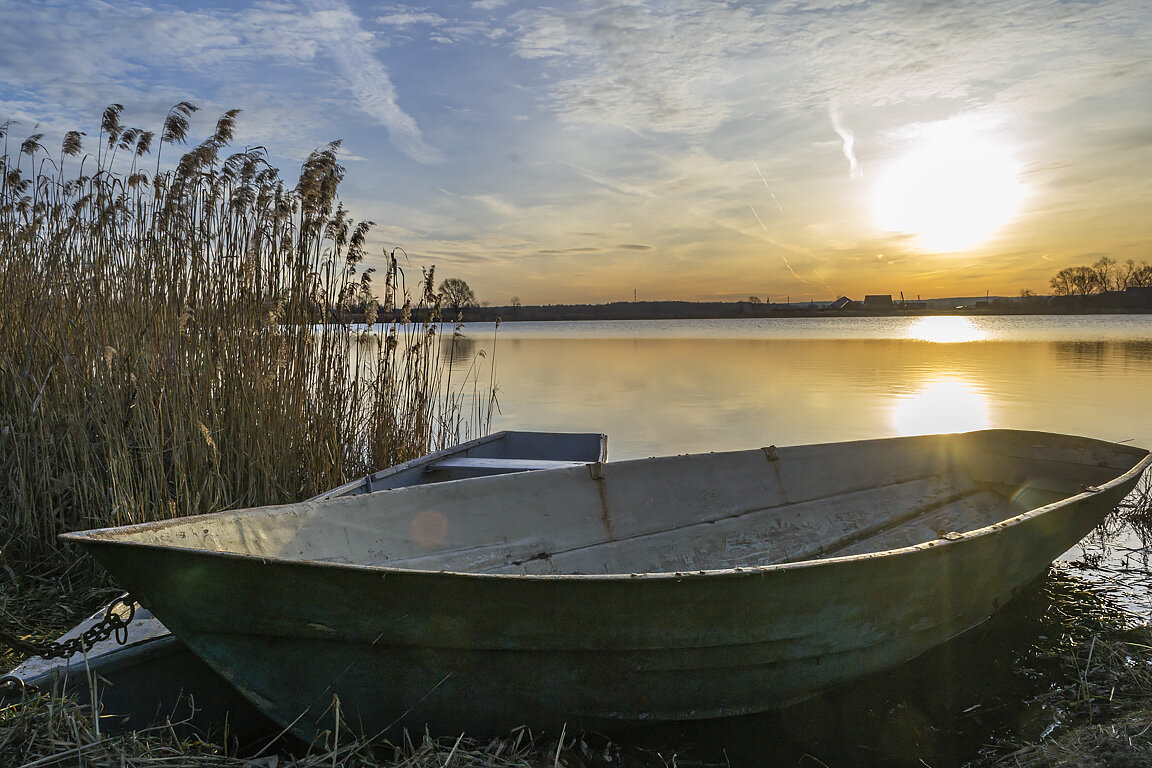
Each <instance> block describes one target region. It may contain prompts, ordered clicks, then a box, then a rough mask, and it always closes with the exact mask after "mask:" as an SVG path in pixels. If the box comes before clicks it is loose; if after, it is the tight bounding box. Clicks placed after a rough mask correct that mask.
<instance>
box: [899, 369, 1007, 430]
mask: <svg viewBox="0 0 1152 768" xmlns="http://www.w3.org/2000/svg"><path fill="white" fill-rule="evenodd" d="M988 425H989V419H988V400H987V398H986V397H985V396H984V394H983V393H982V392H981V391H980V390H979V388H977V387H976V386H975V385H974V384H972V383H971V382H968V381H964V380H962V379H959V378H957V377H954V376H944V377H941V378H938V379H934V380H932V381H930V382H928V383H926V384H925V385H924V386H922V387H920V388H919V389H917V390H916V391H914V392H911V393H908V394H906V395H901V396H899V398H898V399H897V402H896V405H895V406H894V408H893V412H892V427H893V429H894V430H895V431H896V433H897V434H899V435H928V434H934V433H937V432H967V431H969V430H973V429H985V428H987V427H988Z"/></svg>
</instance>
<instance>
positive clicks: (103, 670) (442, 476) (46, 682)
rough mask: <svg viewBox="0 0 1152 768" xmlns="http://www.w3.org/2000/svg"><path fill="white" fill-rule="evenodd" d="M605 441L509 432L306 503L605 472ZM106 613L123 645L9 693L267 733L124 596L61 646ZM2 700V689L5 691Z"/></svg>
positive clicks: (132, 720)
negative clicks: (63, 697)
mask: <svg viewBox="0 0 1152 768" xmlns="http://www.w3.org/2000/svg"><path fill="white" fill-rule="evenodd" d="M607 451H608V447H607V436H606V435H603V434H597V433H564V432H525V431H503V432H496V433H493V434H490V435H485V436H483V437H480V438H477V439H474V440H469V441H467V442H463V443H460V444H458V445H454V446H452V447H450V448H447V449H444V450H442V451H438V452H435V453H432V454H429V455H426V456H422V457H420V458H417V459H414V460H412V461H408V462H405V463H403V464H399V465H396V466H393V467H389V468H387V469H383V470H381V471H379V472H375V473H372V474H370V475H367V476H365V477H361V478H358V479H356V480H353V481H351V482H348V483H346V484H344V485H341V486H339V487H337V488H333V489H332V490H329V491H327V492H325V493H322V494H320V495H319V496H316V497H314V498H312V499H309V502H319V501H322V500H325V499H336V498H348V497H353V496H357V495H361V494H370V493H375V492H377V491H384V490H390V489H393V488H400V487H406V486H414V485H427V484H431V483H438V482H446V481H453V480H462V479H468V478H475V477H484V476H491V475H496V474H505V473H509V472H522V471H536V470H540V469H554V468H557V467H566V466H576V465H581V466H582V465H584V464H586V463H589V462H603V461H605V460H606V459H607V456H608V453H607ZM109 612H111V613H113V614H115V615H116V616H119V617H120V618H121V619H122V620H125V621H127V622H128V626H127V627H126V629H125V630H124V631H123V632H122V633H121V637H120V638H119V639H120V640H126V642H119V641H118V639H117V638H116V637H115V636H114V635H113V636H109V637H107V638H105V639H103V640H101V641H99V642H97V643H95V645H93V646H92V647H91V648H90V649H89V650H88V652H87V653H85V654H77V655H75V656H72V657H69V658H55V659H44V658H41V657H39V656H32V657H30V658H28V659H27V660H26V661H24V662H23V663H22V664H20V665H19V666H18V667H16V668H15V669H13V670H12V671H11V672H9V673H8V674H7V675H5V676H4V677H3V680H4V681H5V682H6V683H7V685H6V686H5V688H6V689H7V690H8V691H10V692H12V691H14V692H20V691H25V690H28V689H33V690H46V691H52V690H55V691H62V692H69V693H71V694H73V695H74V696H76V697H77V698H79V700H80V701H83V702H87V701H90V700H92V697H93V690H94V686H93V684H92V683H93V681H94V680H97V679H99V680H101V681H102V683H103V684H101V685H99V686H97V688H98V699H99V705H100V706H99V709H100V711H101V713H102V715H103V716H104V719H105V723H106V725H105V729H106V730H107V729H109V728H110V727H113V726H118V727H121V728H126V729H129V728H142V727H146V726H149V725H152V724H153V723H155V722H165V721H173V722H175V721H183V720H187V719H189V718H191V719H193V720H194V721H195V722H194V724H195V725H196V726H204V727H212V726H214V725H219V724H222V723H224V722H225V714H226V713H231V715H232V717H231V718H230V721H231V726H230V727H231V731H232V733H233V734H235V733H236V731H237V723H253V724H255V725H256V728H255V729H254V730H260V731H262V730H263V723H262V722H259V721H258V715H257V714H256V713H255V712H254V711H253V710H252V707H251V705H250V704H249V703H248V702H247V700H246V699H244V698H243V697H242V696H240V695H239V694H238V693H237V692H236V690H235V689H234V688H233V687H232V686H231V685H230V684H228V683H227V682H225V681H224V680H223V679H222V678H221V677H220V676H219V675H217V673H216V672H215V671H213V670H212V668H211V667H209V666H208V665H207V664H205V663H204V662H203V661H202V660H201V659H200V658H199V657H197V656H196V655H195V654H193V653H192V652H191V651H189V650H188V648H187V646H185V645H184V643H182V642H181V641H180V640H178V639H177V638H176V637H175V636H174V635H173V634H172V633H171V632H169V631H168V629H167V627H166V626H165V625H164V624H163V623H161V621H160V619H158V618H157V617H156V616H155V615H154V614H153V613H152V612H151V611H149V610H148V609H147V608H146V607H144V606H141V605H140V604H139V603H138V602H136V601H134V600H132V599H131V598H129V597H128V596H127V595H125V596H124V597H122V598H120V599H119V600H117V601H114V603H113V604H112V605H110V606H108V607H106V608H103V609H101V610H99V611H97V612H96V613H94V614H92V615H91V616H89V617H88V618H87V619H85V620H84V621H81V622H80V623H79V624H77V625H76V626H75V627H73V628H72V629H70V630H69V631H68V632H65V633H64V634H63V635H62V636H61V637H60V638H59V639H58V641H57V642H61V643H63V642H65V641H68V640H72V639H73V638H77V637H80V636H81V635H82V634H84V633H85V632H90V631H91V630H92V629H93V628H94V627H96V626H97V625H98V624H99V623H100V622H101V621H103V620H104V619H105V618H106V617H107V616H108V615H109ZM0 690H4V688H0Z"/></svg>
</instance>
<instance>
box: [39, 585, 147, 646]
mask: <svg viewBox="0 0 1152 768" xmlns="http://www.w3.org/2000/svg"><path fill="white" fill-rule="evenodd" d="M120 605H123V606H124V607H126V608H127V609H128V615H127V617H124V616H121V615H120V613H118V612H117V610H116V608H117V606H120ZM135 615H136V603H135V602H133V601H132V599H131V598H129V597H128V595H121V596H120V597H118V598H116V599H115V600H113V601H112V602H111V603H109V604H108V608H107V609H106V610H105V612H104V618H102V619H100V620H99V621H97V622H96V623H95V624H93V625H92V626H91V627H89V628H88V629H86V630H84V631H83V632H81V633H80V634H79V635H77V636H76V637H73V638H69V639H68V640H64V641H58V640H46V641H44V642H41V643H35V642H27V641H22V642H21V643H20V648H19V650H21V651H24V652H26V653H28V655H30V656H39V657H40V658H42V659H67V658H71V657H72V656H74V655H76V654H77V653H87V652H88V651H90V650H91V649H92V646H94V645H96V643H99V642H101V641H103V640H107V639H108V638H109V637H112V636H113V635H115V637H116V642H117V643H119V644H120V645H124V644H125V643H127V642H128V626H129V625H130V624H131V623H132V618H133V617H134V616H135Z"/></svg>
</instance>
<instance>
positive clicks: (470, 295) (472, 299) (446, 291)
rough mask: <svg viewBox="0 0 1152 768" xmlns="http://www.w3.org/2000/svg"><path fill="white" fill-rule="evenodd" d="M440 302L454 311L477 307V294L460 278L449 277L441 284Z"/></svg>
mask: <svg viewBox="0 0 1152 768" xmlns="http://www.w3.org/2000/svg"><path fill="white" fill-rule="evenodd" d="M439 292H440V300H441V301H443V302H444V303H445V304H446V305H448V306H449V307H452V309H455V310H460V309H462V308H464V307H475V306H477V302H476V294H475V293H474V292H473V291H472V289H471V288H469V287H468V283H466V282H464V281H463V280H461V279H460V278H458V277H447V278H445V279H444V281H443V282H442V283H440V289H439Z"/></svg>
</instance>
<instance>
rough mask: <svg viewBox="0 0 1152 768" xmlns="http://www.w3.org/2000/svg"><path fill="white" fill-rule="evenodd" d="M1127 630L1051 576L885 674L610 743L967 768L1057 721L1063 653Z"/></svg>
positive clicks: (1064, 571) (1068, 571)
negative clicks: (754, 710)
mask: <svg viewBox="0 0 1152 768" xmlns="http://www.w3.org/2000/svg"><path fill="white" fill-rule="evenodd" d="M1078 565H1079V566H1080V567H1083V565H1084V564H1078ZM1130 623H1131V614H1130V613H1128V612H1127V611H1125V610H1124V608H1123V607H1122V606H1121V604H1120V602H1118V601H1117V599H1116V597H1115V596H1114V595H1112V594H1110V593H1109V590H1108V589H1107V588H1104V587H1101V586H1100V585H1098V584H1095V583H1092V582H1091V581H1089V580H1086V579H1084V578H1083V577H1082V576H1081V575H1080V574H1079V573H1077V564H1074V565H1073V566H1062V567H1055V568H1053V569H1052V570H1051V571H1050V572H1049V573H1048V574H1047V575H1046V576H1044V577H1042V578H1040V579H1037V580H1035V581H1033V582H1032V583H1030V584H1029V585H1028V586H1027V587H1026V588H1025V589H1023V590H1022V591H1021V593H1020V594H1019V595H1018V596H1017V598H1016V599H1014V600H1013V601H1012V602H1010V603H1009V604H1008V605H1006V606H1005V607H1004V609H1003V610H1001V611H1000V612H998V613H997V614H996V615H994V616H993V617H992V618H991V619H989V620H988V621H986V622H984V623H983V624H981V625H979V626H977V627H975V628H974V629H972V630H970V631H968V632H966V633H965V634H963V635H961V636H959V637H957V638H955V639H953V640H952V641H950V642H948V643H945V644H944V645H941V646H938V647H937V648H934V649H932V650H930V651H928V652H927V653H925V654H923V655H922V656H920V657H918V658H916V659H913V660H911V661H909V662H906V663H904V664H901V665H899V666H897V667H894V668H892V669H889V670H887V671H885V672H882V673H879V674H876V675H872V676H869V677H867V678H863V679H860V680H858V681H855V682H853V683H850V684H847V685H843V686H839V687H837V688H835V689H833V690H830V691H826V692H824V693H822V694H820V695H818V696H815V697H813V698H811V699H808V700H806V701H804V702H801V703H799V704H796V705H793V706H791V707H788V708H786V709H782V710H777V711H773V712H768V713H763V714H757V715H748V716H744V717H737V718H728V719H724V720H714V721H707V722H693V723H680V724H673V725H665V726H653V727H649V728H645V729H637V730H631V731H622V732H618V733H613V734H612V735H611V737H612V738H613V739H614V740H616V741H618V742H619V743H623V744H629V745H632V746H631V748H632V749H636V750H637V751H639V752H648V753H653V754H655V753H657V752H658V753H659V754H660V755H661V756H662V757H663V758H664V759H667V758H668V757H669V756H670V754H672V753H676V754H677V756H678V764H679V765H688V764H697V765H716V766H731V767H733V768H736V767H739V766H789V767H790V768H793V767H795V766H813V767H814V768H815V767H817V766H825V765H826V766H832V765H852V766H873V767H881V766H885V767H887V766H892V767H896V766H916V767H917V768H923V766H924V765H931V766H932V767H933V768H947V766H961V765H966V764H971V763H972V762H973V761H974V760H977V759H978V758H980V757H981V756H984V757H988V758H989V759H990V758H991V757H992V756H994V755H996V754H1004V753H1005V752H1010V751H1012V749H1013V748H1014V747H1009V746H1008V745H1017V746H1018V745H1020V744H1022V743H1030V742H1036V741H1038V740H1040V739H1041V738H1042V737H1044V736H1046V735H1048V734H1049V733H1051V732H1052V731H1053V730H1055V729H1056V728H1057V727H1058V726H1059V725H1060V724H1062V723H1064V722H1066V719H1067V713H1066V712H1065V711H1063V708H1062V707H1061V705H1060V701H1059V697H1057V696H1053V695H1052V692H1053V691H1054V690H1055V689H1056V688H1058V687H1059V686H1060V685H1061V684H1062V683H1066V682H1067V681H1068V680H1069V674H1070V671H1069V667H1068V665H1069V658H1070V657H1071V655H1072V653H1073V651H1074V649H1075V648H1077V647H1082V646H1083V645H1086V644H1087V642H1088V641H1089V640H1090V639H1091V638H1092V637H1095V636H1098V635H1102V634H1108V633H1115V632H1117V631H1119V630H1120V629H1121V628H1123V627H1124V626H1126V625H1128V624H1130Z"/></svg>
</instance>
